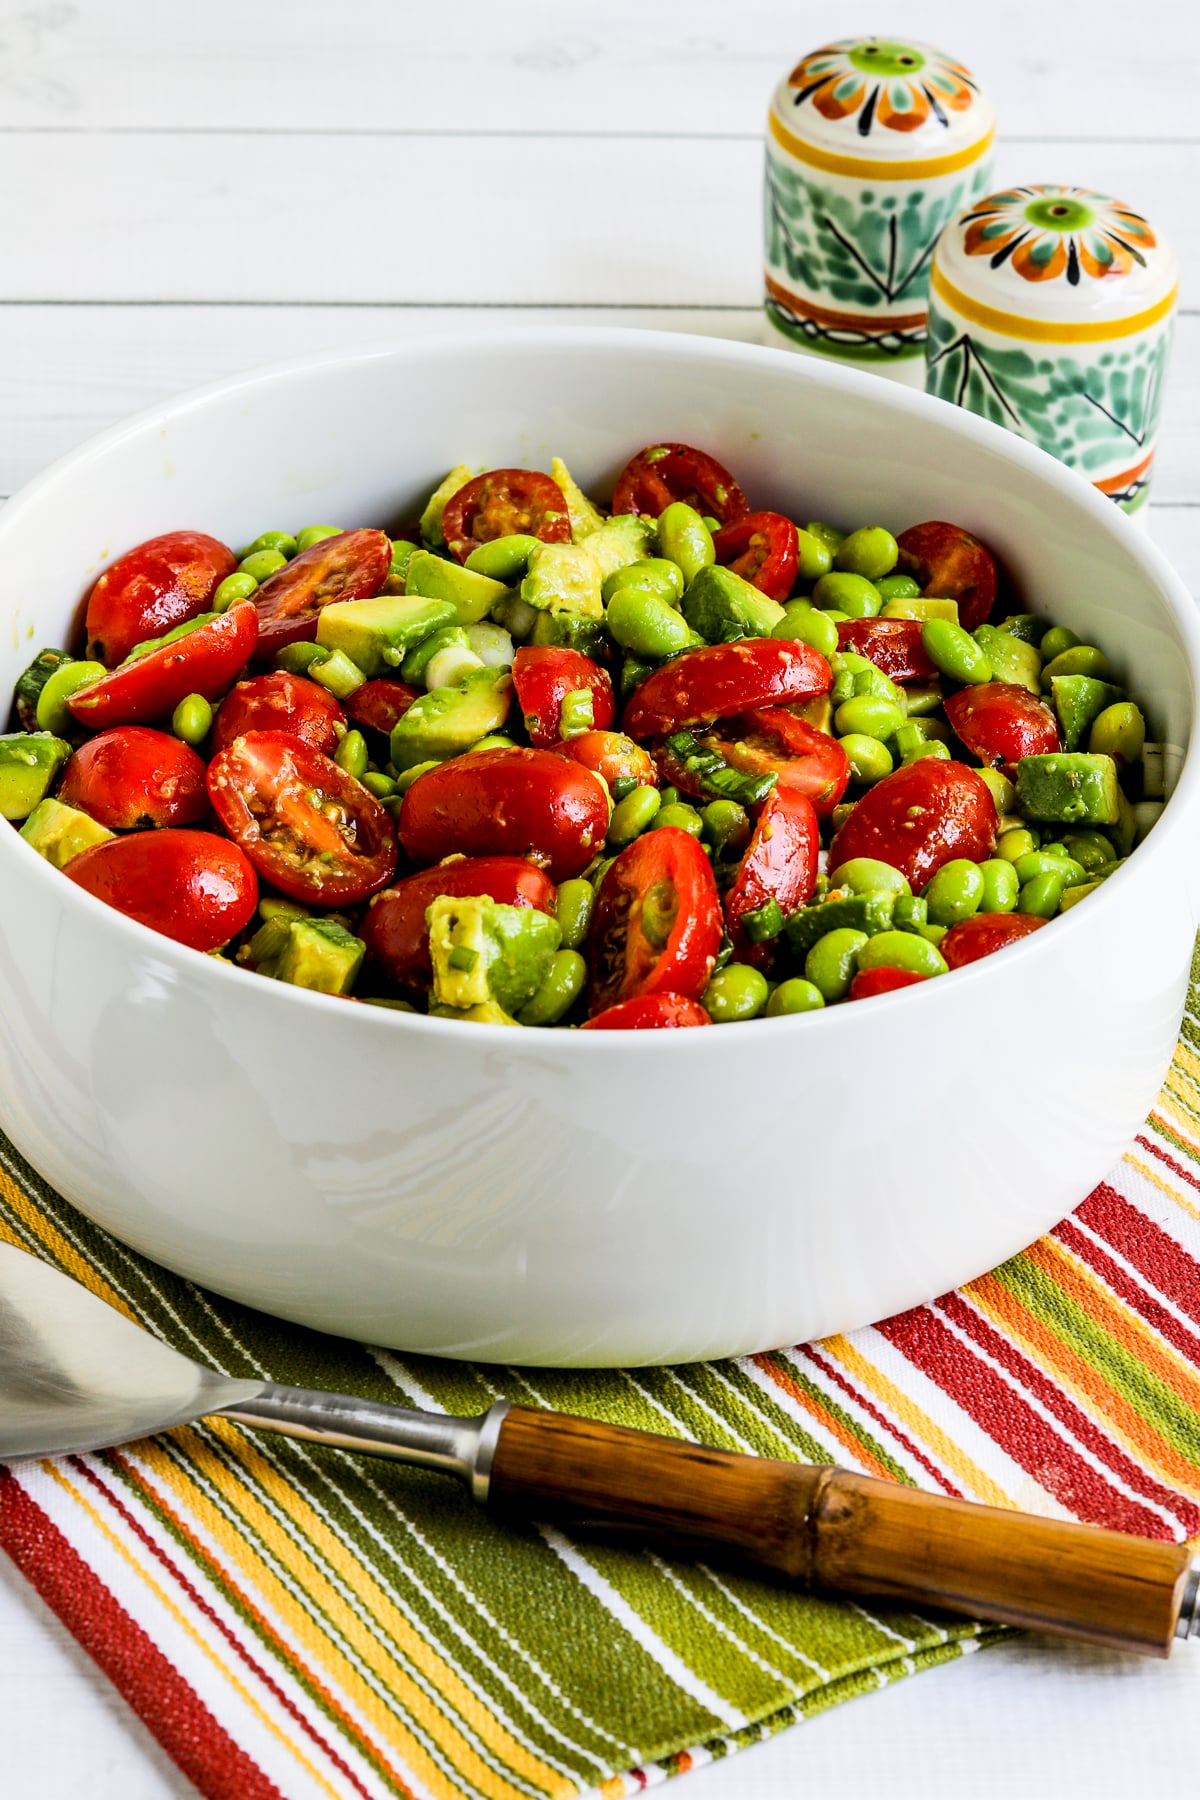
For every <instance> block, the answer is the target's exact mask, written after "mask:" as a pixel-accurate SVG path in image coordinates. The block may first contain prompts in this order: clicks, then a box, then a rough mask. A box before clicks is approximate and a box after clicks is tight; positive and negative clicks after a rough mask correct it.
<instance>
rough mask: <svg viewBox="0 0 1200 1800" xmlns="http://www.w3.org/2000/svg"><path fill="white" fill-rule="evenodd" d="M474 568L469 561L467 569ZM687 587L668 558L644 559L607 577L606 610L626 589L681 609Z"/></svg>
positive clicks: (604, 589)
mask: <svg viewBox="0 0 1200 1800" xmlns="http://www.w3.org/2000/svg"><path fill="white" fill-rule="evenodd" d="M470 566H471V564H470V560H469V559H468V562H467V567H468V568H470ZM683 586H684V582H683V570H682V569H681V568H680V566H679V564H678V563H674V562H671V561H670V560H669V559H668V558H667V557H665V556H643V557H642V558H641V560H640V561H639V562H631V563H626V564H625V567H624V568H623V569H614V570H613V572H612V574H611V575H606V576H605V577H604V586H603V587H602V588H601V590H600V592H601V595H602V596H603V599H604V604H605V606H607V605H608V603H609V601H610V600H611V599H612V597H613V595H614V594H615V593H616V592H617V590H618V588H623V587H635V588H641V589H642V591H643V592H644V593H648V594H655V595H657V597H658V598H659V599H660V600H665V601H666V603H667V605H668V606H678V604H679V602H680V601H681V600H682V599H683Z"/></svg>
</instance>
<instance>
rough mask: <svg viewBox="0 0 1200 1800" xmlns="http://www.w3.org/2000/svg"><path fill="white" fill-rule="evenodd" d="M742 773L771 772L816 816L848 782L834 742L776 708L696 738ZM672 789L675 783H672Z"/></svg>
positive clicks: (842, 758) (762, 708)
mask: <svg viewBox="0 0 1200 1800" xmlns="http://www.w3.org/2000/svg"><path fill="white" fill-rule="evenodd" d="M702 742H703V744H704V747H705V748H706V749H707V748H708V747H709V745H711V746H712V748H713V749H714V750H719V751H720V753H721V755H722V756H723V757H724V758H725V761H726V762H727V763H729V764H730V765H731V767H733V768H735V769H741V770H742V771H743V773H745V774H747V775H765V774H768V773H769V772H770V771H771V770H772V769H774V770H775V771H776V773H777V774H778V776H779V786H780V787H781V788H789V789H791V790H792V791H793V792H795V793H800V794H807V795H808V798H809V799H810V800H811V801H812V803H813V806H814V808H815V809H816V812H817V816H818V818H822V819H823V818H825V817H826V816H827V815H828V814H829V813H831V812H832V811H833V809H834V807H835V806H836V805H837V804H838V801H839V800H840V799H841V797H842V795H843V794H844V793H845V791H846V789H847V787H848V786H849V782H850V760H849V758H848V757H847V755H846V752H845V751H844V750H843V749H842V746H841V744H840V743H839V742H838V740H837V738H835V737H831V736H830V734H829V733H828V732H827V731H818V730H817V727H816V726H815V725H810V724H809V723H808V721H807V719H798V718H797V717H796V715H795V713H791V712H788V711H787V710H786V708H784V707H782V706H758V707H752V708H751V710H750V711H749V712H744V713H738V714H737V715H736V716H735V717H734V718H732V719H730V720H729V721H728V723H727V724H722V725H719V726H718V727H717V728H716V730H715V731H712V732H709V733H708V734H707V736H706V737H705V738H704V739H703V740H702ZM675 785H676V786H677V787H678V786H679V785H680V783H679V782H676V784H675Z"/></svg>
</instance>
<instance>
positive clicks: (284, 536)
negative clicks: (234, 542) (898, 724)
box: [240, 531, 300, 562]
mask: <svg viewBox="0 0 1200 1800" xmlns="http://www.w3.org/2000/svg"><path fill="white" fill-rule="evenodd" d="M299 547H300V545H299V540H298V539H296V538H294V537H293V536H292V534H291V532H290V531H260V532H259V534H258V536H257V537H256V538H255V540H254V542H253V543H252V544H249V545H248V546H247V548H246V551H245V554H244V555H243V556H242V557H241V558H240V561H242V562H245V560H246V557H247V556H253V555H254V554H255V552H256V551H258V550H278V552H279V554H280V556H282V558H283V560H284V561H285V562H290V561H291V559H292V557H293V556H295V554H296V551H297V550H298V549H299Z"/></svg>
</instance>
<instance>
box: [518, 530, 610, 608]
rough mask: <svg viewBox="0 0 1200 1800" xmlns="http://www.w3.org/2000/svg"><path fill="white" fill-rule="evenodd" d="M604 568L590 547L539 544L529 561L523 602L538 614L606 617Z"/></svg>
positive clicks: (523, 585) (523, 589)
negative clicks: (601, 596) (602, 591)
mask: <svg viewBox="0 0 1200 1800" xmlns="http://www.w3.org/2000/svg"><path fill="white" fill-rule="evenodd" d="M603 583H604V577H603V576H602V575H601V573H600V564H599V563H598V562H597V561H596V559H595V557H594V556H593V555H592V553H591V551H590V550H589V549H588V547H587V545H586V544H539V545H538V547H537V549H536V550H535V551H534V552H533V554H532V556H531V557H530V558H529V572H528V574H527V575H526V577H525V579H524V581H523V582H522V583H521V598H522V600H524V602H525V604H526V605H527V606H533V607H536V609H537V611H538V612H551V613H577V614H580V615H582V617H584V618H587V619H599V618H602V617H603V615H604V602H603V600H602V599H601V598H600V589H601V587H602V586H603Z"/></svg>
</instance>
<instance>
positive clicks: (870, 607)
mask: <svg viewBox="0 0 1200 1800" xmlns="http://www.w3.org/2000/svg"><path fill="white" fill-rule="evenodd" d="M812 597H813V605H814V606H820V607H825V608H828V607H832V608H834V609H835V610H836V611H838V612H843V613H845V615H846V617H847V618H848V619H874V618H876V617H877V616H878V614H879V613H880V611H881V610H882V608H883V601H882V600H881V599H880V598H879V589H878V588H877V587H876V586H875V585H874V583H873V582H870V581H868V580H867V579H866V577H865V576H864V575H850V574H847V573H845V572H843V571H842V570H841V569H834V570H833V571H832V573H831V574H829V575H822V577H821V579H820V581H818V583H817V585H816V587H815V588H814V589H813V594H812Z"/></svg>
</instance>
